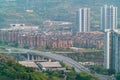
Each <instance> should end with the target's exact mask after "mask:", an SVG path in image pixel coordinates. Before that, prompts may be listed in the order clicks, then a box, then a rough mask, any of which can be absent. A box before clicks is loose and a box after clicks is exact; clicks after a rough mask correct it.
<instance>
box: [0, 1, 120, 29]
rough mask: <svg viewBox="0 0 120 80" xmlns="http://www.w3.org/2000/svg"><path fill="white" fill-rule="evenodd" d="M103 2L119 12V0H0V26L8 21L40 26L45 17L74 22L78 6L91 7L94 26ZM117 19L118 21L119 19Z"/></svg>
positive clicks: (8, 22) (97, 21) (98, 22)
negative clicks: (115, 7)
mask: <svg viewBox="0 0 120 80" xmlns="http://www.w3.org/2000/svg"><path fill="white" fill-rule="evenodd" d="M105 4H108V5H115V6H117V7H118V11H119V13H120V10H119V8H120V5H119V4H120V1H119V0H0V27H4V26H9V24H10V23H27V24H32V25H40V26H42V22H43V21H44V20H47V19H50V20H57V21H70V22H73V23H74V24H75V20H76V11H77V10H78V9H79V8H80V7H90V8H91V25H92V27H95V26H96V25H99V24H100V7H101V6H103V5H105ZM31 11H33V12H31ZM118 15H119V17H118V18H120V14H118ZM118 21H119V23H120V19H118Z"/></svg>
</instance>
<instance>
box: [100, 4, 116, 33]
mask: <svg viewBox="0 0 120 80" xmlns="http://www.w3.org/2000/svg"><path fill="white" fill-rule="evenodd" d="M105 29H117V7H114V6H113V5H110V6H107V5H105V6H104V7H101V30H102V31H105Z"/></svg>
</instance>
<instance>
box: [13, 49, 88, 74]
mask: <svg viewBox="0 0 120 80" xmlns="http://www.w3.org/2000/svg"><path fill="white" fill-rule="evenodd" d="M17 50H18V51H19V52H17V54H18V53H20V54H27V57H28V60H29V55H33V56H34V55H37V56H44V57H45V58H50V59H52V60H56V61H59V62H63V63H65V64H67V65H69V66H72V67H74V69H75V71H76V72H81V71H84V72H87V73H88V72H89V73H90V71H89V70H88V69H87V68H85V67H84V66H83V65H81V64H80V63H78V62H76V61H75V60H73V59H71V58H68V57H65V56H62V55H58V54H54V53H52V52H41V51H36V50H28V49H17ZM12 53H14V52H11V54H12ZM15 53H16V52H15Z"/></svg>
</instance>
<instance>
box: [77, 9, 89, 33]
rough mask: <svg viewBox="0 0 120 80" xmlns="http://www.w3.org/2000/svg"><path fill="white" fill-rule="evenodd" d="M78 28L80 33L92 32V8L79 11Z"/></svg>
mask: <svg viewBox="0 0 120 80" xmlns="http://www.w3.org/2000/svg"><path fill="white" fill-rule="evenodd" d="M77 26H78V27H79V32H89V31H90V8H80V9H79V11H77Z"/></svg>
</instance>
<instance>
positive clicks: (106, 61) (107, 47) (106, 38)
mask: <svg viewBox="0 0 120 80" xmlns="http://www.w3.org/2000/svg"><path fill="white" fill-rule="evenodd" d="M110 33H111V32H110V30H106V31H105V35H104V44H105V45H104V67H105V69H109V68H110Z"/></svg>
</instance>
